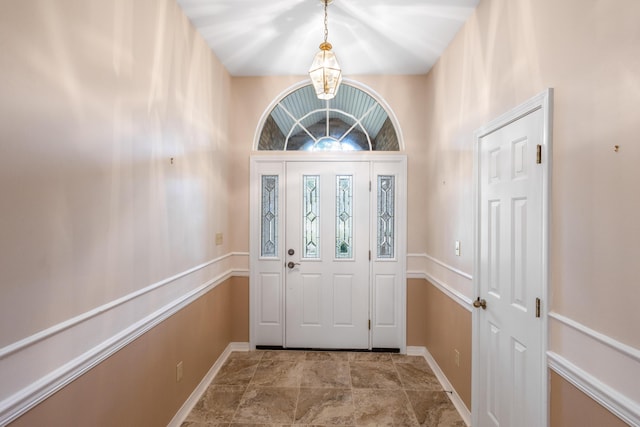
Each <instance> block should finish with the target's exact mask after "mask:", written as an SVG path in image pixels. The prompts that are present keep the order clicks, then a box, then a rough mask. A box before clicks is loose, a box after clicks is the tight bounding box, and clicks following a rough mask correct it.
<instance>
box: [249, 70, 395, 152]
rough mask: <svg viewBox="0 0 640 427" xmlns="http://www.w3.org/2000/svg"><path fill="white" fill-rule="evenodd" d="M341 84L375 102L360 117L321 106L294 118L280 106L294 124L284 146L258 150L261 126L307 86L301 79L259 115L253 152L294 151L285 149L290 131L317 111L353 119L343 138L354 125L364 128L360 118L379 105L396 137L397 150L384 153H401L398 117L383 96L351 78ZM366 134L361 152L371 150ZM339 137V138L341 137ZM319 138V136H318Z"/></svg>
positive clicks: (306, 82)
mask: <svg viewBox="0 0 640 427" xmlns="http://www.w3.org/2000/svg"><path fill="white" fill-rule="evenodd" d="M342 84H343V85H348V86H352V87H354V88H356V89H359V90H361V91H362V92H364V93H365V94H367V95H368V96H370V97H371V98H373V100H374V101H376V104H374V105H373V106H372V107H371V108H370V109H369V110H368V111H367V112H366V113H365V114H364V115H363V116H362V117H361V118H359V119H358V118H357V117H355V116H353V115H352V114H349V113H348V112H346V111H344V110H339V109H331V108H323V109H315V110H313V111H310V112H308V113H306V114H305V115H304V116H303V117H301V118H296V117H294V116H293V115H291V114H290V113H289V112H288V111H286V109H284V107H282V108H283V109H284V111H285V112H286V114H288V115H289V116H290V117H291V118H292V119H293V120H294V125H293V126H292V127H291V129H290V131H289V132H288V134H287V135H286V140H285V146H284V148H283V149H282V150H259V145H260V137H261V135H262V131H263V128H264V126H265V123H266V121H267V120H268V118H269V116H270V115H271V113H272V112H273V110H274V109H275V108H276V107H278V106H281V102H282V101H283V100H284V99H285V98H286V97H287V96H289V95H290V94H292V93H293V92H295V91H297V90H299V89H301V88H303V87H305V86H309V85H310V82H309V81H308V80H303V81H301V82H299V83H297V84H295V85H293V86H291V87H289V88H287V89H286V90H284V91H283V92H281V93H280V94H279V95H278V96H277V97H276V98H275V99H274V100H273V101H272V102H271V103H270V104H269V106H268V107H267V108H266V109H265V111H264V112H263V113H262V116H261V117H260V120H259V122H258V126H257V128H256V132H255V135H254V141H253V151H255V152H261V151H276V152H280V151H282V152H295V151H297V150H294V151H288V150H287V144H288V143H289V138H290V136H291V133H292V131H293V129H296V127H297V126H299V127H300V128H302V129H305V130H306V128H305V127H304V126H302V125H300V122H301V121H302V120H304V118H306V117H308V116H309V115H312V114H317V113H318V112H320V111H322V112H324V111H327V115H328V114H329V112H330V111H333V112H337V113H339V114H342V115H345V116H347V117H349V118H351V119H352V120H354V124H353V125H352V126H351V128H350V129H349V130H348V131H347V132H345V134H344V135H343V137H342V138H344V137H345V136H346V135H348V134H349V133H350V132H351V131H352V130H353V129H355V128H356V127H360V128H361V129H363V130H364V128H363V126H362V123H361V121H362V119H363V118H365V117H366V116H367V115H368V114H370V112H371V111H372V110H373V108H375V106H377V105H379V106H380V107H381V108H382V109H383V110H384V112H385V113H386V114H387V117H388V118H389V120H390V121H391V124H392V125H393V128H394V130H395V133H396V137H397V140H398V151H385V152H386V153H401V152H404V150H405V144H404V138H403V135H402V131H401V128H400V126H399V124H398V119H397V117H396V115H395V113H394V112H393V110H392V109H391V107H390V106H389V105H388V104H387V102H386V101H385V100H384V98H382V97H381V96H380V95H379V94H378V93H377V92H375V91H374V90H373V89H371V88H370V87H368V86H366V85H364V84H362V83H360V82H357V81H355V80H351V79H343V82H342ZM307 133H308V134H309V136H310V137H311V138H313V139H314V140H317V139H318V138H315V137H314V136H313V135H311V134H310V133H309V132H307ZM363 133H364V134H365V135H366V136H367V141H368V144H369V151H366V150H363V151H362V152H373V150H372V143H371V138H370V136H369V134H368V132H366V131H364V132H363ZM342 138H341V139H342ZM320 139H321V138H320Z"/></svg>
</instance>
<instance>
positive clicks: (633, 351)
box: [549, 311, 640, 362]
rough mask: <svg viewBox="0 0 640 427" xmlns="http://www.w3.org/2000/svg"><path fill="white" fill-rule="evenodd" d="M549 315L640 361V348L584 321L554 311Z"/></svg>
mask: <svg viewBox="0 0 640 427" xmlns="http://www.w3.org/2000/svg"><path fill="white" fill-rule="evenodd" d="M549 317H550V318H552V319H555V320H557V321H559V322H560V323H563V324H565V325H567V326H569V327H571V328H573V329H575V330H576V331H578V332H581V333H583V334H585V335H588V336H589V337H591V338H593V339H594V340H596V341H598V342H600V343H602V344H604V345H606V346H608V347H610V348H612V349H613V350H616V351H618V352H620V353H622V354H623V355H625V356H628V357H630V358H632V359H635V360H636V361H637V362H640V350H638V349H637V348H634V347H631V346H629V345H627V344H624V343H621V342H620V341H616V340H614V339H613V338H611V337H610V336H608V335H605V334H603V333H600V332H598V331H594V330H593V329H591V328H589V327H587V326H585V325H583V324H582V323H579V322H576V321H575V320H573V319H570V318H568V317H566V316H563V315H562V314H559V313H556V312H554V311H551V312H549Z"/></svg>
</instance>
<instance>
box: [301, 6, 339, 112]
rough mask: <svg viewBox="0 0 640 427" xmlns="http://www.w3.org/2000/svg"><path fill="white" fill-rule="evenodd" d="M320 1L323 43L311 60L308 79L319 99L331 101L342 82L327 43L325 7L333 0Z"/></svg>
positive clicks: (336, 61)
mask: <svg viewBox="0 0 640 427" xmlns="http://www.w3.org/2000/svg"><path fill="white" fill-rule="evenodd" d="M320 1H321V2H322V3H324V42H323V43H321V44H320V52H318V53H316V56H315V57H314V58H313V63H312V64H311V67H310V68H309V77H310V78H311V83H312V84H313V87H314V89H315V91H316V95H317V96H318V98H319V99H332V98H333V97H335V96H336V94H337V93H338V87H339V86H340V83H341V82H342V70H341V69H340V65H339V64H338V60H337V58H336V55H335V53H333V52H332V51H331V48H332V47H333V46H331V43H329V42H328V41H327V38H328V37H329V30H328V29H327V24H328V21H329V19H328V15H327V6H328V5H329V4H330V3H332V2H333V0H320Z"/></svg>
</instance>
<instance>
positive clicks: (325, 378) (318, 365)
mask: <svg viewBox="0 0 640 427" xmlns="http://www.w3.org/2000/svg"><path fill="white" fill-rule="evenodd" d="M303 366H304V368H303V371H302V381H301V382H300V386H301V387H314V388H351V373H350V370H349V363H348V362H332V361H313V360H307V361H306V362H304V364H303Z"/></svg>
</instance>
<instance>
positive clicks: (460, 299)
mask: <svg viewBox="0 0 640 427" xmlns="http://www.w3.org/2000/svg"><path fill="white" fill-rule="evenodd" d="M407 258H408V259H414V260H416V261H418V262H420V261H423V260H428V261H431V262H434V263H435V264H437V265H439V266H441V267H443V268H445V269H446V270H448V271H450V272H452V273H454V274H455V275H457V276H459V277H461V278H464V279H466V280H469V281H470V280H473V279H472V276H471V275H470V274H467V273H465V272H463V271H461V270H458V269H457V268H454V267H452V266H450V265H448V264H446V263H444V262H442V261H440V260H438V259H437V258H434V257H432V256H431V255H428V254H425V253H422V254H415V253H412V254H407ZM412 267H414V266H412ZM414 268H415V267H414ZM418 268H423V270H417V269H416V270H408V271H407V279H423V280H426V281H428V282H430V283H431V284H433V285H434V286H435V287H436V288H438V289H440V291H442V292H443V293H444V294H445V295H447V296H448V297H449V298H451V299H452V300H454V301H455V302H457V303H458V304H459V305H461V306H462V307H463V308H464V309H465V310H468V311H472V310H473V307H472V303H473V301H472V300H471V298H469V297H468V296H467V295H465V294H464V293H462V292H461V291H459V290H458V289H455V288H454V287H452V286H450V285H449V284H447V283H445V282H444V281H442V280H440V279H437V278H436V277H435V276H434V275H433V274H431V273H428V272H427V271H426V270H427V268H426V266H425V265H421V266H419V267H418Z"/></svg>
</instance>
